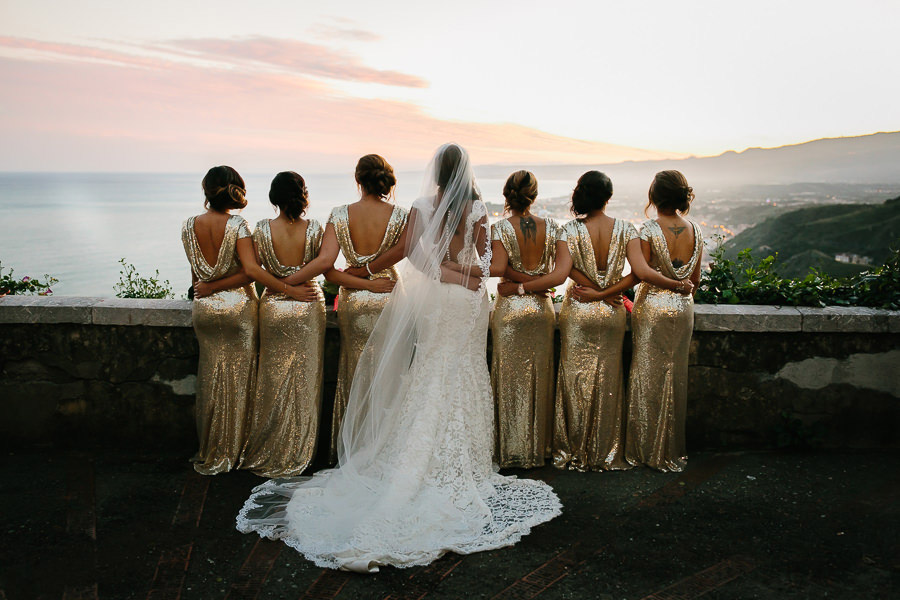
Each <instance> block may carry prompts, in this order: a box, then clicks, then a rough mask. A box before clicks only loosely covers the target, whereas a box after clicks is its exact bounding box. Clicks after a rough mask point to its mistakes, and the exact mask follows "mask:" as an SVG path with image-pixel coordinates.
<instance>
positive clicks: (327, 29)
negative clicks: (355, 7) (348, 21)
mask: <svg viewBox="0 0 900 600" xmlns="http://www.w3.org/2000/svg"><path fill="white" fill-rule="evenodd" d="M313 32H314V35H315V36H316V37H319V38H322V39H343V40H350V41H353V42H377V41H379V40H381V39H383V38H382V36H380V35H378V34H377V33H373V32H371V31H366V30H365V29H357V28H355V27H335V26H333V25H317V26H315V27H313Z"/></svg>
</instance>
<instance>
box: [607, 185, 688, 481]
mask: <svg viewBox="0 0 900 600" xmlns="http://www.w3.org/2000/svg"><path fill="white" fill-rule="evenodd" d="M649 195H650V202H649V203H648V204H647V209H649V208H650V206H651V205H653V206H654V207H655V208H656V213H657V218H656V220H652V219H651V220H648V221H645V222H644V224H643V225H642V227H641V234H640V239H638V240H632V241H631V242H629V244H628V262H629V263H631V268H632V269H633V270H634V273H635V275H637V276H638V278H640V280H641V281H642V283H641V284H640V285H639V286H638V288H637V292H636V294H635V298H634V310H633V312H632V316H631V326H632V330H633V333H632V335H633V340H634V352H633V354H632V359H631V376H630V378H629V381H628V421H627V425H626V433H625V459H626V460H627V461H628V462H629V464H631V465H641V464H643V465H647V466H649V467H652V468H654V469H658V470H660V471H681V470H683V469H684V467H685V464H686V463H687V451H686V446H685V439H684V437H685V436H684V421H685V413H686V410H687V385H688V352H689V350H690V343H691V333H692V331H693V328H694V296H693V294H694V291H695V290H696V287H697V285H698V284H699V283H700V259H701V256H702V254H703V235H702V234H701V232H700V228H699V227H698V226H697V224H696V223H694V222H693V221H688V220H687V219H685V218H684V216H683V215H685V214H687V212H688V211H689V210H690V208H691V201H692V200H693V199H694V192H693V189H692V188H691V187H690V186H689V185H688V182H687V179H685V177H684V175H682V174H681V173H680V172H678V171H661V172H659V173H657V174H656V178H655V179H654V180H653V184H652V185H651V186H650V194H649Z"/></svg>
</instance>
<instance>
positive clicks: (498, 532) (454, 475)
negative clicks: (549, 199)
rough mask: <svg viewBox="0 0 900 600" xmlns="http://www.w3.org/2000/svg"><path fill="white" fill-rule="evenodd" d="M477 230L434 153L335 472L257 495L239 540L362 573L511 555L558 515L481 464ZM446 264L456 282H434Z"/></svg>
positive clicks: (482, 264)
mask: <svg viewBox="0 0 900 600" xmlns="http://www.w3.org/2000/svg"><path fill="white" fill-rule="evenodd" d="M487 227H488V224H487V211H486V209H485V206H484V203H483V202H482V201H481V198H480V194H479V192H478V188H477V187H476V185H475V180H474V176H473V174H472V168H471V165H470V164H469V160H468V155H467V154H466V152H465V151H464V150H463V149H462V148H460V147H459V146H457V145H455V144H446V145H444V146H442V147H441V148H439V149H438V151H437V153H436V154H435V157H434V159H433V160H432V163H431V165H430V167H429V169H428V173H427V174H426V179H425V189H424V190H423V194H422V196H421V197H420V198H419V199H418V200H417V201H416V202H415V203H414V204H413V207H412V211H411V212H410V217H409V225H408V228H409V231H408V233H407V248H406V254H407V258H408V261H406V262H405V263H404V264H403V265H401V276H400V278H399V281H398V283H397V285H396V286H395V287H394V290H393V292H392V293H391V297H390V300H389V302H388V304H387V306H386V307H385V309H384V311H383V312H382V314H381V316H380V317H379V320H378V322H377V324H376V325H375V328H374V330H373V333H372V335H371V337H370V338H369V342H368V343H367V345H366V347H365V349H364V350H363V353H362V356H361V358H360V361H359V364H358V366H357V370H356V373H355V375H354V380H353V385H352V388H351V392H350V400H349V404H348V406H347V413H346V415H345V417H344V421H343V425H342V427H341V440H340V444H339V448H338V466H337V467H336V468H335V469H329V470H325V471H321V472H319V473H316V474H315V475H313V476H312V477H304V478H294V479H287V480H272V481H268V482H266V483H264V484H262V485H260V486H258V487H257V488H255V489H254V491H253V494H252V495H251V497H250V498H249V499H248V500H247V502H246V504H245V506H244V508H243V509H242V510H241V512H240V514H239V515H238V519H237V526H238V529H239V530H240V531H243V532H250V531H256V532H258V533H259V534H260V535H261V536H265V537H269V538H272V539H282V540H284V542H285V543H287V544H288V545H290V546H292V547H294V548H296V549H297V550H299V551H300V552H301V553H303V555H304V556H306V558H308V559H309V560H312V561H313V562H315V563H316V564H317V565H320V566H323V567H332V568H344V569H350V570H355V571H360V572H372V571H377V570H378V567H379V566H381V565H393V566H397V567H409V566H414V565H424V564H428V563H429V562H431V561H433V560H435V559H436V558H438V557H439V556H441V554H443V553H444V552H447V551H454V552H458V553H461V554H467V553H471V552H477V551H480V550H488V549H492V548H499V547H502V546H507V545H511V544H514V543H515V542H516V541H518V540H519V539H520V538H521V536H522V535H525V534H527V533H528V532H529V531H530V528H531V527H532V526H534V525H537V524H539V523H542V522H544V521H547V520H549V519H551V518H553V517H554V516H556V515H557V514H559V512H560V504H559V500H558V499H557V497H556V495H555V494H554V493H553V491H552V489H550V488H549V486H547V485H546V484H544V483H542V482H539V481H534V480H528V479H523V480H519V479H516V478H513V477H502V476H500V475H497V474H496V473H495V468H494V467H493V465H492V463H491V451H492V449H493V404H492V394H491V389H490V380H489V376H488V371H487V362H486V357H485V350H486V348H485V344H486V338H487V326H488V300H487V294H486V291H485V289H484V279H486V277H487V275H488V273H489V266H490V243H489V241H488V237H489V236H488V230H487ZM447 261H452V263H453V264H455V265H459V266H458V267H456V269H457V272H459V273H460V275H459V276H458V279H459V281H458V282H457V283H443V282H441V265H442V263H445V262H447ZM476 277H477V278H481V280H482V281H481V285H479V286H478V289H477V290H476V291H471V290H470V289H469V288H468V287H467V286H466V285H465V284H466V283H468V280H469V279H470V278H476ZM460 284H462V285H460ZM472 287H474V286H472Z"/></svg>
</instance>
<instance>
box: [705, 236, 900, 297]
mask: <svg viewBox="0 0 900 600" xmlns="http://www.w3.org/2000/svg"><path fill="white" fill-rule="evenodd" d="M711 256H712V259H713V260H712V262H711V263H710V266H709V270H708V271H706V272H704V273H703V277H702V279H701V280H700V286H699V288H698V290H697V295H696V300H697V302H698V303H707V304H719V303H723V304H778V305H790V306H828V305H837V306H873V307H879V308H889V309H895V310H896V309H898V308H900V250H894V251H893V253H892V254H891V256H890V257H889V258H888V260H887V261H886V262H885V264H884V265H882V266H880V267H875V268H873V269H871V270H869V271H864V272H862V273H859V274H858V275H854V276H852V277H841V278H838V277H832V276H831V275H828V274H826V273H822V272H821V271H819V270H817V269H815V268H811V269H810V272H809V274H808V275H807V276H806V277H804V278H803V279H789V278H783V277H781V276H780V275H779V274H778V272H777V259H778V255H777V254H776V255H773V256H767V257H765V258H763V259H761V260H755V259H754V258H753V256H752V254H751V252H750V249H745V250H741V251H740V252H739V253H738V255H737V258H736V259H735V260H730V259H728V258H726V257H725V250H724V247H723V246H722V245H721V244H720V245H719V246H718V248H717V249H716V250H714V251H713V252H712V253H711Z"/></svg>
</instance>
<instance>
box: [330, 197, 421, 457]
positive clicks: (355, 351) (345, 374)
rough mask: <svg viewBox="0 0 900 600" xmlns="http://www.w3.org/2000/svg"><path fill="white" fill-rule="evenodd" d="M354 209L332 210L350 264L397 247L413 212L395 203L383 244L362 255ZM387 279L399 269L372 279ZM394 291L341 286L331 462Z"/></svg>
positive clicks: (356, 264) (393, 277)
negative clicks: (356, 378) (353, 231)
mask: <svg viewBox="0 0 900 600" xmlns="http://www.w3.org/2000/svg"><path fill="white" fill-rule="evenodd" d="M349 215H350V212H349V205H344V206H338V207H337V208H335V209H334V210H332V211H331V216H329V217H328V222H329V223H331V224H332V225H333V226H334V233H335V234H336V236H337V240H338V245H339V246H340V248H341V253H342V254H343V255H344V258H345V259H346V260H347V266H349V267H364V266H366V265H367V264H369V263H370V262H372V261H373V260H375V259H376V258H378V257H379V256H381V255H382V254H384V253H385V252H386V251H387V250H389V249H390V248H391V247H393V246H394V245H395V244H396V243H397V241H398V240H399V239H400V236H401V234H402V233H403V229H404V228H405V227H406V220H407V218H408V216H409V213H408V211H407V210H406V209H404V208H401V207H399V206H394V207H393V211H392V212H391V217H390V219H389V220H388V225H387V228H386V229H385V231H384V238H383V239H382V240H381V244H380V245H379V247H378V250H376V251H375V252H374V253H372V254H367V255H364V254H359V253H358V252H357V251H356V248H354V247H353V240H352V239H351V238H350V216H349ZM376 278H387V279H390V280H391V281H397V269H396V268H395V267H390V268H388V269H384V270H383V271H379V272H378V273H375V274H374V275H372V276H371V277H370V279H376ZM389 297H390V294H379V293H376V292H370V291H369V290H358V289H351V288H345V287H343V286H342V287H341V289H340V291H339V292H338V307H337V321H338V327H339V328H340V330H341V355H340V359H339V362H338V377H337V386H336V388H335V392H334V413H333V416H332V420H331V447H330V448H331V449H330V453H329V461H330V462H334V461H335V460H337V442H338V436H339V435H340V430H341V421H342V420H343V417H344V411H345V410H346V408H347V400H348V398H349V397H350V385H351V384H352V383H353V373H354V372H355V371H356V363H357V362H358V361H359V356H360V354H361V353H362V350H363V348H364V347H365V345H366V342H367V341H368V340H369V335H370V334H371V333H372V329H374V327H375V322H376V321H377V320H378V317H379V315H381V311H382V309H383V308H384V306H385V304H386V303H387V301H388V298H389Z"/></svg>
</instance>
